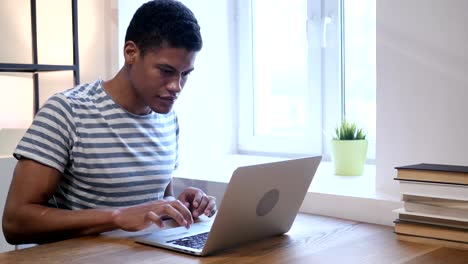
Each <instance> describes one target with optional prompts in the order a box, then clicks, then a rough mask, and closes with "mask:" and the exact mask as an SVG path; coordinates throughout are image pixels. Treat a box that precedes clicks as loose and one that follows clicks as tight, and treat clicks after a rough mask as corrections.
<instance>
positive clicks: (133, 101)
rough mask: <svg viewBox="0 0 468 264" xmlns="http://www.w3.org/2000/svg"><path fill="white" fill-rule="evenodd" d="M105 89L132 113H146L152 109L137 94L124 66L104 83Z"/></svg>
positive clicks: (115, 100) (113, 98) (116, 101)
mask: <svg viewBox="0 0 468 264" xmlns="http://www.w3.org/2000/svg"><path fill="white" fill-rule="evenodd" d="M102 86H103V89H105V90H106V92H107V93H108V94H109V96H110V97H111V98H112V100H113V101H114V102H115V103H117V104H118V105H120V106H121V107H122V108H124V109H125V110H127V111H128V112H130V113H133V114H136V115H146V114H148V113H149V112H151V110H150V109H149V108H148V106H140V105H144V104H142V102H141V101H140V100H139V99H138V96H137V95H136V94H135V90H134V88H133V87H132V85H131V83H130V81H129V80H128V78H127V76H126V73H125V69H124V68H122V69H120V71H119V72H118V73H117V75H115V76H114V78H112V79H110V80H108V81H104V82H103V83H102Z"/></svg>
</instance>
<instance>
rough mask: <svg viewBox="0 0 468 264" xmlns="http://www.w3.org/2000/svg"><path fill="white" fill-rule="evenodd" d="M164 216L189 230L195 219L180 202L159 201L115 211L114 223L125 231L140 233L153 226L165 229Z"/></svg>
mask: <svg viewBox="0 0 468 264" xmlns="http://www.w3.org/2000/svg"><path fill="white" fill-rule="evenodd" d="M163 216H169V217H171V218H172V219H174V220H175V221H176V222H177V223H178V224H179V225H181V226H185V227H187V228H189V227H190V226H191V225H192V224H193V218H192V215H191V213H190V211H189V210H188V209H187V207H186V206H185V205H184V204H182V203H181V202H180V201H177V200H174V201H166V200H159V201H154V202H149V203H145V204H142V205H136V206H130V207H124V208H121V209H118V210H115V211H114V214H113V218H114V223H115V224H116V225H117V227H118V228H120V229H122V230H125V231H139V230H142V229H145V228H147V227H148V226H150V225H151V224H156V225H158V226H159V227H163V220H162V219H161V218H162V217H163Z"/></svg>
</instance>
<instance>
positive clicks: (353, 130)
mask: <svg viewBox="0 0 468 264" xmlns="http://www.w3.org/2000/svg"><path fill="white" fill-rule="evenodd" d="M366 136H367V133H366V132H364V129H362V128H357V126H356V124H355V123H353V122H348V121H347V120H346V119H344V120H343V121H342V122H341V124H340V125H339V126H338V127H336V128H335V135H334V136H333V140H365V139H366Z"/></svg>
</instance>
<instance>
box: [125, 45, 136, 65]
mask: <svg viewBox="0 0 468 264" xmlns="http://www.w3.org/2000/svg"><path fill="white" fill-rule="evenodd" d="M137 56H139V50H138V47H137V45H136V44H135V42H133V41H131V40H130V41H127V42H125V44H124V58H125V64H129V65H131V64H133V63H134V62H135V60H136V58H137Z"/></svg>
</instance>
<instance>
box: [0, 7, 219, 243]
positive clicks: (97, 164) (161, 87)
mask: <svg viewBox="0 0 468 264" xmlns="http://www.w3.org/2000/svg"><path fill="white" fill-rule="evenodd" d="M201 47H202V39H201V35H200V27H199V26H198V22H197V20H196V19H195V17H194V15H193V13H192V12H191V11H190V10H189V9H188V8H187V7H185V6H184V5H183V4H181V3H179V2H177V1H174V0H154V1H150V2H148V3H146V4H144V5H142V6H141V7H140V8H139V9H138V10H137V11H136V13H135V14H134V16H133V18H132V21H131V22H130V25H129V26H128V29H127V34H126V37H125V46H124V57H125V65H124V67H122V69H121V70H120V71H119V72H118V74H117V75H116V76H115V77H114V78H113V79H111V80H109V81H105V82H104V81H101V80H98V81H96V82H94V83H89V84H84V85H79V86H77V87H75V88H72V89H70V90H67V91H65V92H63V93H59V94H56V95H54V96H53V97H51V98H50V99H49V100H48V101H47V102H46V103H45V104H44V106H43V107H42V108H41V110H40V111H39V113H38V114H37V115H36V117H35V119H34V121H33V124H32V125H31V127H30V128H29V129H28V131H27V132H26V134H25V136H24V137H23V139H22V140H21V141H20V143H19V144H18V147H17V149H16V150H15V152H14V156H15V157H16V158H17V159H18V163H17V165H16V168H15V171H14V175H13V180H12V183H11V186H10V191H9V193H8V198H7V202H6V205H5V211H4V216H3V222H2V223H3V231H4V234H5V238H6V239H7V241H8V242H9V243H12V244H21V243H44V242H50V241H56V240H61V239H66V238H70V237H76V236H82V235H89V234H99V233H101V232H105V231H110V230H114V229H123V230H126V231H138V230H142V229H144V228H146V227H148V226H149V225H151V224H156V225H158V226H162V225H163V222H162V217H166V216H168V217H171V218H173V219H174V220H175V221H176V222H177V223H178V224H179V225H183V226H186V227H187V228H188V227H190V225H191V224H192V223H193V218H197V217H199V216H200V215H202V214H205V215H207V216H212V215H213V214H214V212H215V210H216V205H215V200H214V197H211V196H207V195H206V194H205V193H203V192H202V191H201V190H199V189H196V188H187V189H185V190H184V191H183V192H182V194H180V196H179V197H178V199H176V198H174V197H173V189H172V181H171V173H172V171H173V170H174V169H175V168H176V166H177V162H178V160H177V157H178V155H177V149H178V132H179V128H178V123H177V118H176V116H175V114H174V112H173V110H172V107H173V104H174V102H175V100H176V99H177V96H178V95H179V93H180V92H181V90H182V88H183V87H184V85H185V83H186V81H187V77H188V75H189V74H190V73H191V72H192V71H193V69H194V62H195V57H196V55H197V52H198V51H200V49H201Z"/></svg>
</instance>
